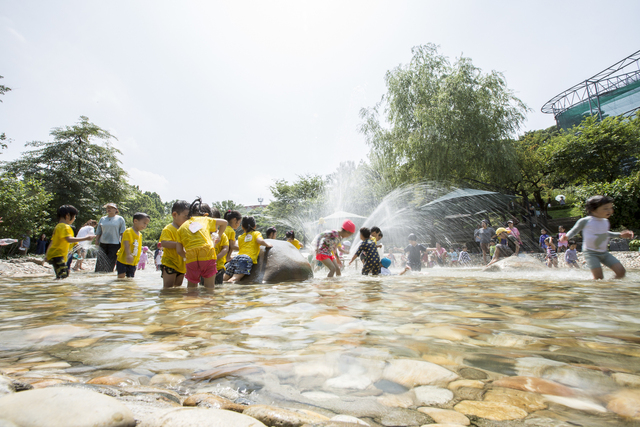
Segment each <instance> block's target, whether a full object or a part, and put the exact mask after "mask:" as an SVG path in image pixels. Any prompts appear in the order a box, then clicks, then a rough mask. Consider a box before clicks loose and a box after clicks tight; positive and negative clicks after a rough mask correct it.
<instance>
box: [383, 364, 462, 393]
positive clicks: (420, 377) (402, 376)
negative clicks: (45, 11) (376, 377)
mask: <svg viewBox="0 0 640 427" xmlns="http://www.w3.org/2000/svg"><path fill="white" fill-rule="evenodd" d="M382 377H383V378H384V379H385V380H389V381H393V382H396V383H398V384H401V385H403V386H405V387H408V388H413V387H415V386H418V385H431V384H447V383H449V382H451V381H453V380H455V379H457V378H458V375H457V374H456V373H454V372H451V371H450V370H448V369H446V368H443V367H442V366H438V365H436V364H434V363H430V362H423V361H420V360H411V359H395V360H392V361H391V362H389V365H388V366H387V367H386V368H385V369H384V371H383V373H382Z"/></svg>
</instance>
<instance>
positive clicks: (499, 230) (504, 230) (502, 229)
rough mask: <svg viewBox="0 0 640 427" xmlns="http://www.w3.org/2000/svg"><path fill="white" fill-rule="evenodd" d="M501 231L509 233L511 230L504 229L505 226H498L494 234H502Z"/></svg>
mask: <svg viewBox="0 0 640 427" xmlns="http://www.w3.org/2000/svg"><path fill="white" fill-rule="evenodd" d="M502 233H507V234H509V233H511V230H507V229H506V228H504V227H500V228H498V229H497V230H496V234H502Z"/></svg>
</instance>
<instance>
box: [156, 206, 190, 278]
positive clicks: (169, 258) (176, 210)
mask: <svg viewBox="0 0 640 427" xmlns="http://www.w3.org/2000/svg"><path fill="white" fill-rule="evenodd" d="M171 216H172V217H173V221H172V222H171V224H168V225H167V226H166V227H164V228H163V229H162V234H160V243H161V244H162V248H163V251H162V261H161V266H160V269H161V271H162V275H161V276H160V277H162V284H163V287H164V288H177V287H178V286H182V281H183V280H184V274H185V273H186V272H187V267H186V266H185V263H184V257H183V254H178V252H177V250H176V248H177V246H178V229H179V228H180V226H181V225H182V224H184V223H185V221H186V220H187V219H189V202H187V201H186V200H178V201H177V202H175V203H174V204H173V206H172V207H171Z"/></svg>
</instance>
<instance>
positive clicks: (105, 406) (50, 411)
mask: <svg viewBox="0 0 640 427" xmlns="http://www.w3.org/2000/svg"><path fill="white" fill-rule="evenodd" d="M0 414H2V417H3V418H4V419H6V420H8V421H11V422H13V423H15V424H17V425H19V426H47V427H58V426H59V427H75V426H78V427H85V426H100V427H134V426H135V425H136V421H135V419H134V417H133V414H132V413H131V411H130V410H129V409H128V408H127V407H126V406H125V405H123V404H122V403H121V402H118V400H116V399H114V398H112V397H109V396H105V395H103V394H100V393H96V392H92V391H88V390H80V389H73V388H61V387H50V388H45V389H40V390H29V391H22V392H20V393H13V394H10V395H6V396H4V397H2V398H0Z"/></svg>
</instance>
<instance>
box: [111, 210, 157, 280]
mask: <svg viewBox="0 0 640 427" xmlns="http://www.w3.org/2000/svg"><path fill="white" fill-rule="evenodd" d="M150 220H151V218H150V217H149V215H147V214H146V213H143V212H137V213H136V214H134V215H133V226H131V227H129V228H127V229H126V230H124V233H123V234H122V244H121V246H120V249H118V260H117V261H116V271H117V272H118V279H124V278H125V277H134V276H135V275H136V269H137V266H138V261H140V252H141V251H142V233H141V231H142V230H144V229H145V228H147V225H149V221H150Z"/></svg>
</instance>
